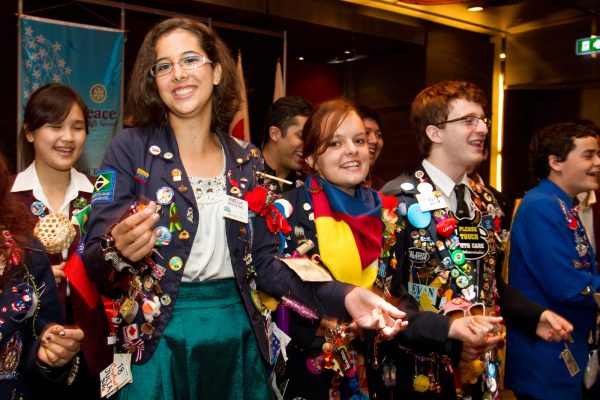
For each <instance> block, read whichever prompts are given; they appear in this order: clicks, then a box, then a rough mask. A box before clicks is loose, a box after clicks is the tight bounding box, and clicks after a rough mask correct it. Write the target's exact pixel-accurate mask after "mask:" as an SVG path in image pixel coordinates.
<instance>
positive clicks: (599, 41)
mask: <svg viewBox="0 0 600 400" xmlns="http://www.w3.org/2000/svg"><path fill="white" fill-rule="evenodd" d="M575 52H576V53H577V55H578V56H582V55H586V54H594V53H600V37H590V38H585V39H577V46H576V49H575Z"/></svg>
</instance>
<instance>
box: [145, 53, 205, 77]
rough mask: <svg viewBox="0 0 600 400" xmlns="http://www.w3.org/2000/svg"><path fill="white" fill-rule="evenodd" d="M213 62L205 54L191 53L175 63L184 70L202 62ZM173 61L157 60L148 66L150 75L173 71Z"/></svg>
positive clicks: (195, 66) (193, 67)
mask: <svg viewBox="0 0 600 400" xmlns="http://www.w3.org/2000/svg"><path fill="white" fill-rule="evenodd" d="M212 63H213V62H212V61H210V60H209V59H208V57H206V56H201V55H191V56H187V57H183V58H182V59H181V60H179V61H177V64H179V66H180V67H181V68H183V69H185V70H190V69H196V68H200V67H201V66H203V65H204V64H212ZM173 66H174V63H172V62H166V61H163V62H159V63H156V64H154V65H153V66H152V67H150V75H152V76H153V77H155V78H157V77H159V76H163V75H167V74H170V73H171V71H173Z"/></svg>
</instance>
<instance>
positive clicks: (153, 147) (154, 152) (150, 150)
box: [148, 146, 160, 156]
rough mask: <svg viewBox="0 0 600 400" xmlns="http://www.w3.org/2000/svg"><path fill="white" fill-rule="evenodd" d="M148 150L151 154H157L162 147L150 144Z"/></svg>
mask: <svg viewBox="0 0 600 400" xmlns="http://www.w3.org/2000/svg"><path fill="white" fill-rule="evenodd" d="M148 151H149V152H150V154H152V155H154V156H157V155H159V154H160V147H158V146H150V148H149V149H148Z"/></svg>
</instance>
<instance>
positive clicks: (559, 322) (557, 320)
mask: <svg viewBox="0 0 600 400" xmlns="http://www.w3.org/2000/svg"><path fill="white" fill-rule="evenodd" d="M544 317H545V319H546V320H547V321H548V323H549V324H550V326H551V327H552V329H554V330H555V331H557V332H560V331H564V332H568V333H571V332H573V325H571V323H570V322H569V321H567V320H566V319H564V318H563V317H561V316H560V315H558V314H556V313H554V312H552V311H550V310H545V311H544V312H543V313H542V318H544ZM568 333H567V335H568Z"/></svg>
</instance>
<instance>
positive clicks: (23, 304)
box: [0, 227, 79, 385]
mask: <svg viewBox="0 0 600 400" xmlns="http://www.w3.org/2000/svg"><path fill="white" fill-rule="evenodd" d="M0 231H1V232H2V239H3V241H4V244H5V246H6V249H7V253H8V258H7V259H6V260H4V262H3V264H4V265H3V266H2V268H1V269H0V277H1V276H2V275H3V274H4V272H5V271H6V269H7V268H17V267H22V272H23V275H24V276H23V281H22V282H21V283H16V284H15V285H14V286H12V288H11V289H10V296H9V297H10V299H11V300H12V301H11V302H10V303H8V304H7V305H5V306H4V307H2V308H0V341H1V340H2V339H5V337H4V336H3V335H4V333H3V331H2V329H1V328H2V326H3V325H4V322H5V318H11V319H12V320H13V321H16V322H22V321H25V320H27V319H28V318H32V319H33V322H32V323H31V326H32V327H33V332H32V335H33V337H34V338H37V337H38V335H37V332H36V330H35V327H36V320H37V317H38V314H39V310H40V306H41V294H42V293H43V291H44V285H43V284H42V285H38V284H37V283H36V281H35V279H34V277H33V275H31V274H30V273H29V270H28V269H27V267H26V266H25V264H24V263H23V262H24V252H23V249H22V248H21V247H19V245H18V244H17V242H16V241H15V239H14V238H13V236H12V234H11V233H10V231H8V230H7V229H4V228H3V227H0ZM1 290H2V289H0V291H1ZM22 351H23V342H22V339H21V334H20V332H19V331H18V330H17V331H16V332H15V333H14V334H13V335H12V336H11V337H10V339H8V340H7V341H6V343H5V344H4V346H3V347H2V348H0V360H2V364H1V365H0V380H4V379H15V378H16V377H17V374H18V373H19V372H18V371H17V367H18V366H19V363H20V360H21V356H22ZM37 366H38V368H39V369H40V370H42V371H44V372H46V373H48V372H49V371H50V369H49V367H47V366H45V365H43V364H41V363H39V362H38V363H37ZM78 371H79V356H75V357H74V358H73V360H72V362H71V369H70V371H69V375H68V376H67V382H66V383H67V385H71V384H73V382H74V381H75V378H76V376H77V372H78Z"/></svg>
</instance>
